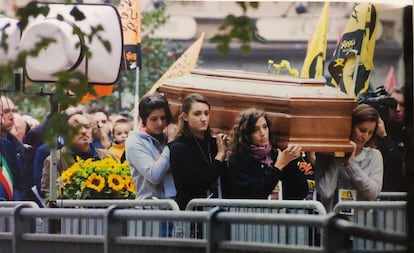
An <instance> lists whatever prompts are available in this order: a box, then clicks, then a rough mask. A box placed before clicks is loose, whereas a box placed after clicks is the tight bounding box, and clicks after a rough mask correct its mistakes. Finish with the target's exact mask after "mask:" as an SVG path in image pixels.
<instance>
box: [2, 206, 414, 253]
mask: <svg viewBox="0 0 414 253" xmlns="http://www.w3.org/2000/svg"><path fill="white" fill-rule="evenodd" d="M0 217H10V218H11V219H13V224H14V226H13V231H11V232H2V233H0V253H3V252H7V253H23V252H24V253H31V252H42V253H49V252H50V253H52V252H59V253H69V252H70V253H73V252H77V253H95V252H96V253H98V252H99V253H117V252H122V253H129V252H131V253H132V252H151V253H158V252H169V253H178V252H194V253H198V252H206V253H213V252H214V253H222V252H223V253H224V252H226V253H228V252H235V253H236V252H257V253H262V252H348V251H347V250H349V252H352V250H353V249H352V248H348V245H347V244H346V242H347V241H348V240H349V236H352V237H353V238H357V237H358V238H359V237H363V238H371V239H372V238H376V239H380V240H383V241H384V242H392V243H396V244H400V245H402V246H401V248H403V246H404V242H405V241H406V239H407V238H406V236H405V235H401V234H394V236H392V235H391V234H390V232H389V231H382V230H378V229H375V230H374V229H372V228H371V229H367V228H363V227H360V226H357V225H356V224H353V223H351V222H349V221H346V220H339V221H338V218H337V217H335V220H333V219H332V217H330V216H328V215H304V214H278V215H274V214H272V213H240V212H227V211H224V210H220V209H219V208H215V209H212V210H210V211H208V212H207V211H199V212H193V211H166V210H134V209H117V208H116V207H115V206H110V207H106V208H89V209H77V208H31V207H30V206H27V205H26V206H25V205H17V206H15V207H2V208H0ZM77 217H78V218H79V217H81V218H86V219H97V220H102V222H103V234H101V235H92V234H86V235H78V234H53V233H49V232H47V233H39V232H37V231H35V230H33V229H32V226H31V224H33V223H34V222H35V220H36V219H39V218H41V219H46V218H48V219H57V220H62V219H74V218H77ZM130 221H135V222H139V221H156V222H174V223H175V222H186V223H204V224H206V230H207V236H206V238H166V237H160V235H159V234H145V235H138V236H131V235H128V232H127V230H125V227H126V226H127V223H128V222H130ZM235 224H238V225H253V226H257V225H262V226H269V227H272V226H277V227H280V226H286V227H301V226H305V227H317V228H319V229H321V230H326V231H327V232H325V233H324V234H325V235H326V236H327V238H329V240H324V241H325V244H324V245H321V246H309V245H303V244H301V243H293V242H289V243H284V242H277V243H263V242H257V241H255V242H249V241H237V240H232V239H231V238H232V233H233V232H234V231H232V230H231V229H230V228H231V226H232V225H235ZM378 235H379V236H378ZM333 241H335V242H337V243H338V244H332V242H333ZM360 251H361V252H364V251H363V250H360ZM371 251H372V250H371ZM384 252H385V251H384ZM388 252H389V251H388Z"/></svg>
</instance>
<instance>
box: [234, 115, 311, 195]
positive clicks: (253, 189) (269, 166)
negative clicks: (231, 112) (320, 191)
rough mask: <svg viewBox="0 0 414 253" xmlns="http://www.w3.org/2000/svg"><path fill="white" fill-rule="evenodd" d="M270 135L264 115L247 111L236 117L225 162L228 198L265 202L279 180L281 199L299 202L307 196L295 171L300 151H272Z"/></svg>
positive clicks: (303, 180) (293, 147) (301, 175)
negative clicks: (227, 165) (227, 172)
mask: <svg viewBox="0 0 414 253" xmlns="http://www.w3.org/2000/svg"><path fill="white" fill-rule="evenodd" d="M271 133H272V131H271V122H270V121H269V119H268V117H267V115H266V113H265V112H264V111H261V110H258V109H255V108H250V109H247V110H245V111H242V112H241V113H240V115H239V118H238V119H237V120H236V123H235V125H234V129H233V135H232V144H231V155H230V158H229V162H228V164H229V172H230V182H231V186H232V191H231V192H232V193H233V194H232V198H242V199H244V198H248V199H267V198H268V196H269V195H270V194H271V193H272V191H273V189H274V188H275V186H276V184H277V183H278V182H279V180H280V181H281V182H282V189H283V190H282V194H283V199H296V200H302V199H304V198H305V197H306V195H307V194H308V183H307V178H306V176H305V174H304V173H303V172H302V171H301V170H300V168H299V164H300V162H302V159H303V158H302V156H301V147H300V146H298V145H288V147H287V148H286V149H284V150H283V151H282V150H280V149H277V150H276V149H275V148H274V147H273V145H272V143H271V140H272V136H271Z"/></svg>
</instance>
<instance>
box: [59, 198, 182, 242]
mask: <svg viewBox="0 0 414 253" xmlns="http://www.w3.org/2000/svg"><path fill="white" fill-rule="evenodd" d="M57 205H58V207H60V208H106V207H109V206H112V205H114V206H116V208H128V209H137V210H138V209H139V210H175V211H178V210H180V208H179V207H178V205H177V203H176V202H175V201H174V200H172V199H154V200H152V199H145V200H128V199H111V200H104V199H92V200H67V199H65V200H60V201H58V202H57ZM103 229H104V228H103V221H102V220H96V219H78V218H75V219H64V220H62V221H61V227H60V231H61V233H62V234H94V235H98V234H103V233H104V231H103ZM172 229H173V227H172V224H171V223H160V222H156V221H153V222H150V221H139V222H136V221H130V222H128V224H127V231H128V235H130V236H137V235H141V234H149V233H151V234H152V233H161V234H164V236H170V237H171V233H172Z"/></svg>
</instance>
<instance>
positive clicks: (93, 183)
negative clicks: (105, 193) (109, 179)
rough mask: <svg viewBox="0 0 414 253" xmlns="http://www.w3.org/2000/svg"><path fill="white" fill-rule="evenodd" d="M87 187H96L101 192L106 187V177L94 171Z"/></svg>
mask: <svg viewBox="0 0 414 253" xmlns="http://www.w3.org/2000/svg"><path fill="white" fill-rule="evenodd" d="M86 187H88V188H91V189H94V190H95V191H97V192H101V191H102V189H103V188H104V187H105V178H104V177H102V176H100V175H96V174H95V173H93V174H92V175H90V176H89V177H88V179H87V182H86Z"/></svg>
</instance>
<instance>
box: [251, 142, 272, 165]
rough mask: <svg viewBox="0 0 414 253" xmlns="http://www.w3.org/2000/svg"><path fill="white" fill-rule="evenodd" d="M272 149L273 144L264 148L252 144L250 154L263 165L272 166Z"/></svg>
mask: <svg viewBox="0 0 414 253" xmlns="http://www.w3.org/2000/svg"><path fill="white" fill-rule="evenodd" d="M272 148H273V147H272V144H270V143H269V144H267V145H266V146H264V147H261V146H256V145H253V144H251V145H250V153H251V154H252V156H253V158H254V159H256V160H259V161H260V162H261V163H264V164H267V165H270V164H271V163H273V160H272V158H271V157H270V151H272Z"/></svg>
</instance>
